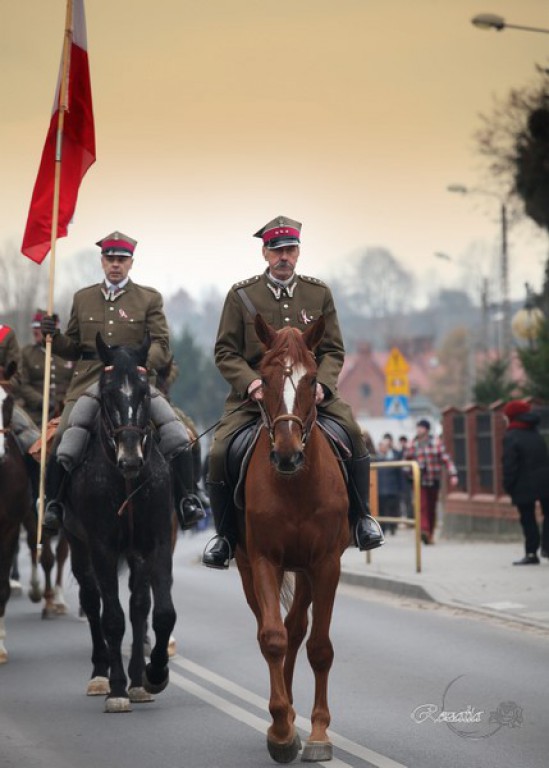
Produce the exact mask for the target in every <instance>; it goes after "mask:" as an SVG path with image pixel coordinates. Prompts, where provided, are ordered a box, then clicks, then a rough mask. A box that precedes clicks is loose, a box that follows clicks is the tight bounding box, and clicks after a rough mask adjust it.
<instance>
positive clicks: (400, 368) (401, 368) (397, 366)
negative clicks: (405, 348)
mask: <svg viewBox="0 0 549 768" xmlns="http://www.w3.org/2000/svg"><path fill="white" fill-rule="evenodd" d="M409 370H410V366H409V365H408V363H407V361H406V358H405V357H404V355H403V354H402V352H401V351H400V349H397V348H396V347H393V348H392V350H391V352H390V353H389V358H388V360H387V362H386V363H385V373H386V374H387V376H395V375H398V374H406V373H408V371H409Z"/></svg>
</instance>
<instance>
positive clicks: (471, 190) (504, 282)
mask: <svg viewBox="0 0 549 768" xmlns="http://www.w3.org/2000/svg"><path fill="white" fill-rule="evenodd" d="M447 189H448V192H457V193H459V194H461V195H467V194H475V195H487V196H488V197H495V198H496V199H497V200H498V201H499V204H500V213H499V215H500V222H501V248H500V290H501V312H502V323H503V332H502V334H501V337H502V339H501V346H502V350H501V351H502V354H503V356H504V357H508V356H509V353H510V351H511V344H512V336H511V301H510V299H509V249H508V241H507V229H508V223H507V206H506V205H505V202H504V201H503V200H502V199H501V198H500V196H499V195H497V194H496V193H495V192H488V191H487V190H485V189H478V188H477V187H465V186H464V185H463V184H450V185H449V186H448V187H447Z"/></svg>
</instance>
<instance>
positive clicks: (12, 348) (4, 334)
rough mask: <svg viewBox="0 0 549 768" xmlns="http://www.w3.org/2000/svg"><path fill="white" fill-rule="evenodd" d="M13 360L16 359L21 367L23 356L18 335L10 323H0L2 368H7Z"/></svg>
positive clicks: (0, 359) (0, 362) (0, 363)
mask: <svg viewBox="0 0 549 768" xmlns="http://www.w3.org/2000/svg"><path fill="white" fill-rule="evenodd" d="M12 360H15V362H16V363H17V368H18V369H19V367H20V365H21V356H20V351H19V344H18V343H17V337H16V335H15V332H14V331H13V329H12V328H10V327H9V325H1V324H0V368H2V369H4V370H5V369H6V368H7V367H8V365H9V364H10V363H11V361H12Z"/></svg>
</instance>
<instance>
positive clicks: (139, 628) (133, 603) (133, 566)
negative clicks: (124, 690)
mask: <svg viewBox="0 0 549 768" xmlns="http://www.w3.org/2000/svg"><path fill="white" fill-rule="evenodd" d="M129 563H130V621H131V625H132V650H131V656H130V663H129V666H128V674H129V678H130V687H129V688H128V695H129V697H130V701H131V702H136V703H145V702H150V701H154V698H153V696H151V694H150V693H148V692H147V691H146V690H145V689H144V688H143V684H142V679H143V671H144V669H145V643H146V635H147V616H148V615H149V611H150V609H151V590H150V585H149V581H148V579H147V573H146V568H145V564H144V562H143V559H142V558H141V557H139V556H136V557H133V558H131V559H130V561H129Z"/></svg>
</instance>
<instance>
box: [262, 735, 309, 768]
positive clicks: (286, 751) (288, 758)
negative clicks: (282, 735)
mask: <svg viewBox="0 0 549 768" xmlns="http://www.w3.org/2000/svg"><path fill="white" fill-rule="evenodd" d="M300 746H301V739H300V738H299V734H297V733H296V734H295V736H294V738H293V739H292V741H290V743H289V744H278V743H277V742H275V741H270V740H269V738H267V749H268V750H269V754H270V756H271V757H272V758H273V760H274V761H275V762H276V763H291V762H293V761H294V760H295V759H296V757H297V756H298V754H299V748H300Z"/></svg>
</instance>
